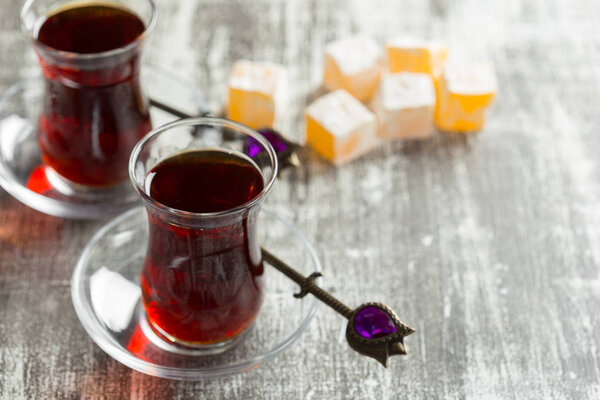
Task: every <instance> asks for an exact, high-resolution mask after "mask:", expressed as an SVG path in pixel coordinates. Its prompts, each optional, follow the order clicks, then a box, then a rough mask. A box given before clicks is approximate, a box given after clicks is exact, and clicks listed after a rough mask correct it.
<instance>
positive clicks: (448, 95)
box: [435, 62, 497, 132]
mask: <svg viewBox="0 0 600 400" xmlns="http://www.w3.org/2000/svg"><path fill="white" fill-rule="evenodd" d="M496 90H497V82H496V75H495V73H494V69H493V68H492V66H491V64H489V63H487V62H483V63H452V64H449V65H447V66H446V67H445V68H444V72H443V74H442V77H441V79H440V82H439V84H438V104H437V108H436V115H435V122H436V125H437V126H438V128H439V129H441V130H444V131H454V132H468V131H474V130H479V129H482V128H483V124H484V122H485V111H486V109H487V108H488V107H489V106H490V104H491V103H492V101H493V99H494V96H495V94H496Z"/></svg>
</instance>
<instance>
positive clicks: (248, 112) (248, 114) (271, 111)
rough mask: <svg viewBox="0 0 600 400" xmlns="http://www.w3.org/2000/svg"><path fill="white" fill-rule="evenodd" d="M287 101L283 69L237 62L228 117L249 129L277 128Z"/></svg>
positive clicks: (232, 76) (230, 91) (273, 65)
mask: <svg viewBox="0 0 600 400" xmlns="http://www.w3.org/2000/svg"><path fill="white" fill-rule="evenodd" d="M286 101H287V77H286V70H285V68H284V67H282V66H280V65H278V64H274V63H269V62H252V61H245V60H242V61H238V62H236V63H235V65H234V66H233V71H232V73H231V78H230V79H229V100H228V104H227V114H228V116H229V118H230V119H232V120H234V121H237V122H241V123H243V124H245V125H248V126H249V127H250V128H253V129H257V128H261V127H273V126H277V125H278V124H279V123H280V122H281V118H282V115H283V112H284V110H285V107H286Z"/></svg>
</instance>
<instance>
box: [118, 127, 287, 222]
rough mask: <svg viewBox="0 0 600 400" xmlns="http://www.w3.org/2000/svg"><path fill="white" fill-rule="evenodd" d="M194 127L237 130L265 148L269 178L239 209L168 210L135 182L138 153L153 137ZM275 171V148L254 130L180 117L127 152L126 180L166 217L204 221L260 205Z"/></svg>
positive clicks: (275, 173) (153, 132)
mask: <svg viewBox="0 0 600 400" xmlns="http://www.w3.org/2000/svg"><path fill="white" fill-rule="evenodd" d="M194 125H213V126H214V125H218V126H224V127H228V128H233V129H236V130H238V131H241V132H242V133H244V134H246V135H247V136H249V137H252V138H253V139H255V140H256V141H258V142H259V143H260V144H261V145H262V146H263V147H264V148H265V149H266V151H267V154H268V155H269V160H270V162H271V166H272V172H271V177H270V178H269V180H268V181H267V182H265V184H264V187H263V189H262V190H261V191H260V193H258V194H257V195H256V196H254V197H253V198H252V199H251V200H250V201H247V202H245V203H243V204H240V205H239V206H236V207H232V208H228V209H226V210H222V211H214V212H200V213H199V212H192V211H184V210H179V209H177V208H172V207H169V206H167V205H165V204H163V203H161V202H159V201H156V200H154V199H153V198H152V197H151V196H150V195H149V194H148V193H146V191H145V190H144V188H143V187H141V186H140V184H139V183H138V181H137V179H136V172H135V165H136V163H137V161H138V158H139V156H140V153H141V152H142V149H143V148H144V147H145V145H146V144H147V143H148V142H149V141H150V140H152V139H154V138H155V137H157V136H159V135H160V134H162V133H164V132H166V131H168V130H170V129H172V128H177V127H180V126H194ZM184 150H185V149H183V150H182V151H184ZM277 171H278V162H277V154H276V153H275V149H274V148H273V146H272V145H271V143H269V141H268V140H267V139H266V138H265V137H264V136H263V135H261V134H260V133H259V132H257V131H255V130H254V129H251V128H249V127H247V126H246V125H243V124H241V123H239V122H235V121H232V120H229V119H225V118H218V117H194V118H183V119H179V120H176V121H173V122H169V123H167V124H164V125H161V126H159V127H158V128H155V129H153V130H151V131H150V132H149V133H148V134H146V136H144V137H143V138H142V139H141V140H140V141H139V142H138V143H137V144H136V145H135V147H134V148H133V150H132V151H131V156H130V157H129V179H130V180H131V183H132V184H133V187H134V189H135V190H136V192H138V194H139V195H140V196H141V197H142V199H143V200H144V201H146V203H147V204H150V205H152V206H153V207H154V208H156V209H158V210H161V211H163V212H166V213H168V214H171V215H174V216H178V217H183V218H192V219H204V218H211V217H223V216H229V215H232V214H235V213H237V212H239V211H242V210H247V209H249V208H251V207H253V206H254V205H256V204H259V203H260V202H262V200H263V198H264V197H265V195H266V194H267V193H268V192H269V190H270V189H271V187H272V186H273V183H274V182H275V179H276V178H277ZM261 175H262V172H261Z"/></svg>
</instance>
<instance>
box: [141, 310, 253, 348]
mask: <svg viewBox="0 0 600 400" xmlns="http://www.w3.org/2000/svg"><path fill="white" fill-rule="evenodd" d="M140 314H141V315H140V320H139V324H140V326H141V328H142V331H143V332H144V334H145V335H146V336H147V337H148V338H149V339H150V340H151V341H152V343H154V344H155V345H156V346H158V347H160V348H162V349H163V350H165V351H168V352H170V353H178V354H185V355H190V356H210V355H215V354H221V353H223V352H225V351H227V350H230V349H232V348H234V347H235V346H237V345H238V344H239V343H240V342H242V341H243V340H244V338H245V337H246V336H247V335H248V333H249V332H250V331H251V330H252V328H253V327H254V324H252V325H251V326H250V327H249V328H248V329H246V330H245V331H244V332H242V333H240V334H239V335H237V336H236V337H233V338H231V339H229V340H224V341H222V342H219V343H211V344H196V343H190V342H184V341H182V340H179V339H177V338H174V337H173V336H171V335H169V334H168V333H167V332H165V331H163V330H162V329H161V328H160V327H158V326H156V324H155V323H153V322H152V321H150V320H149V319H148V316H147V315H146V313H140Z"/></svg>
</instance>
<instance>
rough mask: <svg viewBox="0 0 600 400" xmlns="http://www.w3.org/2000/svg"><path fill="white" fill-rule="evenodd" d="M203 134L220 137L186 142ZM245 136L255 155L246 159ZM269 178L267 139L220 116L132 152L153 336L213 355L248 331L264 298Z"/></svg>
mask: <svg viewBox="0 0 600 400" xmlns="http://www.w3.org/2000/svg"><path fill="white" fill-rule="evenodd" d="M207 127H209V128H210V129H213V133H214V132H220V133H221V134H220V135H219V137H218V139H217V138H215V136H214V135H213V136H212V138H211V145H210V146H209V145H208V144H206V143H204V141H203V140H198V138H195V137H194V136H196V135H198V134H199V133H202V131H203V130H204V129H205V128H207ZM214 128H218V129H220V130H217V131H215V130H214ZM248 137H251V138H254V139H256V140H257V143H258V145H259V146H261V149H262V150H265V151H262V152H261V153H260V157H255V158H254V159H253V158H251V157H250V156H249V155H248V154H246V153H245V151H246V150H245V143H246V142H247V139H248ZM215 141H217V143H215ZM158 154H160V157H161V160H160V161H157V159H156V157H157V155H158ZM276 170H277V161H276V157H275V152H274V150H273V148H272V147H271V146H270V144H269V143H268V142H267V141H266V139H264V138H263V137H261V136H260V135H259V134H258V133H256V132H254V131H252V130H250V129H249V128H247V127H244V126H243V125H240V124H237V123H235V122H232V121H227V120H221V119H218V118H196V119H188V120H180V121H176V122H174V123H171V124H168V125H166V126H164V127H161V128H158V129H156V130H155V131H153V132H152V133H150V135H148V136H147V137H146V138H144V139H143V140H142V141H141V142H140V144H138V146H137V147H136V148H135V149H134V151H133V153H132V156H131V162H130V166H129V171H130V176H131V178H132V181H133V183H134V187H135V188H136V190H137V191H138V193H140V195H141V196H142V198H143V199H144V200H145V202H146V209H147V213H148V221H149V224H148V226H149V230H148V233H149V242H148V249H147V253H146V258H145V261H144V265H143V268H142V272H141V288H142V300H143V303H144V307H145V310H146V316H147V319H148V321H149V323H150V326H151V327H152V328H153V329H154V330H155V331H156V332H157V333H158V334H159V336H162V337H163V338H164V339H167V340H169V341H171V342H174V343H177V344H180V345H183V346H186V347H191V348H196V349H202V350H211V351H213V350H215V349H218V350H219V351H221V350H220V349H225V348H227V347H228V345H229V344H232V343H234V342H235V339H237V338H241V337H242V336H243V335H242V334H243V333H244V332H247V331H248V329H249V328H250V326H251V325H252V323H253V322H254V321H255V319H256V317H257V315H258V313H259V310H260V307H261V304H262V299H263V262H262V256H261V251H260V247H259V244H258V238H257V219H258V214H259V210H260V205H261V204H262V201H263V199H264V196H265V194H266V192H267V191H268V190H269V189H270V187H271V185H272V183H273V181H274V179H275V176H276Z"/></svg>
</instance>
